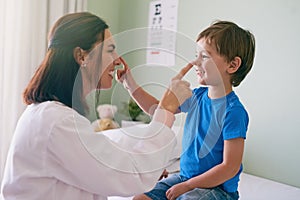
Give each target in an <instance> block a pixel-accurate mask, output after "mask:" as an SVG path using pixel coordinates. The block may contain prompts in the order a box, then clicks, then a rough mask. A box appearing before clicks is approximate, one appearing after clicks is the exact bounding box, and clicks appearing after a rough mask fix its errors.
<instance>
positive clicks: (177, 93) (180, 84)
mask: <svg viewBox="0 0 300 200" xmlns="http://www.w3.org/2000/svg"><path fill="white" fill-rule="evenodd" d="M192 67H193V65H192V64H190V63H189V64H187V65H186V66H185V67H184V68H182V69H181V70H180V72H179V73H178V74H177V75H176V76H175V77H174V78H172V81H171V85H170V86H169V88H168V90H167V91H166V92H165V94H164V95H163V98H162V100H161V101H160V104H159V106H160V107H162V108H164V109H166V110H168V111H170V112H172V113H176V111H177V109H178V107H179V106H180V105H181V104H182V103H183V102H184V101H185V100H186V99H187V98H189V97H191V96H192V90H191V89H190V83H189V82H187V81H183V80H181V79H182V78H183V77H184V76H185V74H186V73H187V72H188V71H189V70H190V69H191V68H192Z"/></svg>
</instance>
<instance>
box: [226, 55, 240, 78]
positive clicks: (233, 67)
mask: <svg viewBox="0 0 300 200" xmlns="http://www.w3.org/2000/svg"><path fill="white" fill-rule="evenodd" d="M241 64H242V59H241V58H240V57H238V56H235V57H234V58H233V59H232V60H231V61H230V66H229V68H228V69H227V72H228V73H229V74H233V73H235V72H236V71H237V70H238V69H239V68H240V66H241Z"/></svg>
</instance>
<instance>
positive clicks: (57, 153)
mask: <svg viewBox="0 0 300 200" xmlns="http://www.w3.org/2000/svg"><path fill="white" fill-rule="evenodd" d="M158 113H159V112H158ZM162 113H163V114H162ZM157 115H159V116H160V117H158V116H157ZM162 115H164V116H163V117H161V116H162ZM169 116H170V115H169ZM172 117H174V116H173V115H172ZM167 118H168V119H167ZM161 119H165V121H164V120H161ZM172 120H173V121H174V119H172ZM172 120H170V117H168V114H167V115H166V113H165V112H161V111H160V113H159V114H157V113H156V114H155V116H154V120H153V121H152V122H151V123H150V124H148V125H146V126H145V125H144V126H139V125H138V126H133V127H128V128H124V129H114V130H111V132H110V134H113V135H115V136H114V137H113V138H108V137H107V136H105V135H104V134H102V133H99V134H96V133H94V132H93V130H92V127H91V125H90V123H89V121H88V120H87V119H85V118H84V117H82V116H80V115H73V116H72V117H67V118H65V119H64V120H61V121H60V123H59V124H57V126H56V127H54V128H53V130H52V133H51V135H50V136H49V137H50V138H49V143H48V147H47V148H48V164H47V165H48V170H49V172H48V173H49V174H50V175H53V176H55V177H56V178H57V179H59V180H61V181H62V182H65V183H66V184H69V185H73V186H74V187H78V188H80V189H82V190H85V191H88V192H91V193H94V194H99V195H103V196H131V195H134V194H138V193H141V192H145V191H147V190H149V189H151V188H152V187H153V186H154V184H155V183H156V181H157V179H158V178H159V176H160V175H161V173H162V171H163V169H164V168H166V167H167V165H169V164H171V163H170V159H171V155H172V151H173V149H174V147H175V144H176V137H175V134H174V132H173V131H172V130H171V129H170V128H169V126H170V125H171V124H172V123H173V121H172ZM170 122H171V124H170ZM168 123H169V124H168ZM165 124H168V126H166V125H165Z"/></svg>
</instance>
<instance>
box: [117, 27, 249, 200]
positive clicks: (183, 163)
mask: <svg viewBox="0 0 300 200" xmlns="http://www.w3.org/2000/svg"><path fill="white" fill-rule="evenodd" d="M254 52H255V39H254V36H253V35H252V34H251V33H250V32H249V31H247V30H244V29H242V28H240V27H239V26H238V25H236V24H235V23H232V22H228V21H217V22H215V23H213V24H212V25H211V26H209V27H208V28H207V29H205V30H204V31H202V32H201V33H200V34H199V36H198V38H197V58H196V60H195V61H193V62H192V63H191V64H193V65H194V66H195V68H196V74H197V77H198V82H199V84H200V85H201V86H200V87H199V88H196V89H194V90H193V96H192V97H190V98H189V99H188V100H186V101H185V102H184V103H183V104H182V105H181V106H180V107H179V111H180V112H186V113H187V117H186V122H185V127H184V136H183V141H182V155H181V158H180V173H178V174H174V175H172V176H170V177H168V178H165V179H162V180H160V181H159V182H158V183H157V184H156V186H155V187H154V188H153V189H152V190H151V191H149V192H147V193H145V194H141V195H138V196H136V197H135V198H134V199H135V200H140V199H155V200H156V199H157V200H162V199H169V200H170V199H171V200H173V199H188V200H191V199H220V200H221V199H222V200H224V199H238V198H239V194H238V182H239V176H240V173H241V172H242V157H243V151H244V140H245V138H246V132H247V127H248V122H249V119H248V114H247V111H246V110H245V108H244V106H243V105H242V103H241V102H240V101H239V98H238V96H237V95H236V94H235V92H234V91H233V87H236V86H238V85H239V84H240V83H241V82H242V81H243V79H244V78H245V77H246V75H247V74H248V73H249V71H250V70H251V68H252V65H253V60H254ZM123 63H124V62H123ZM119 75H120V74H119ZM122 81H123V84H124V85H125V86H126V88H128V89H129V92H130V94H131V95H132V97H133V98H135V100H136V101H137V102H138V103H139V105H140V106H141V107H142V108H143V109H144V110H145V111H149V110H150V108H151V106H153V105H154V104H158V101H157V100H156V99H155V98H153V97H152V96H151V95H149V94H148V93H147V92H145V91H144V90H143V89H142V88H140V87H138V86H137V85H136V83H135V81H134V80H133V78H132V77H131V75H130V73H128V75H126V76H124V79H123V80H122ZM203 86H205V87H203ZM151 110H152V109H151ZM149 113H150V114H151V111H149Z"/></svg>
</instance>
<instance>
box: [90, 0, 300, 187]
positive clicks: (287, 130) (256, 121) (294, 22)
mask: <svg viewBox="0 0 300 200" xmlns="http://www.w3.org/2000/svg"><path fill="white" fill-rule="evenodd" d="M89 2H93V5H94V6H95V5H97V4H98V5H101V4H102V3H98V2H97V3H96V0H89ZM116 2H118V1H116V0H113V1H112V2H111V3H106V4H105V6H107V8H105V9H108V10H111V11H113V10H114V9H115V8H116V4H115V3H116ZM148 4H149V2H148V1H139V0H122V1H120V2H119V4H118V7H119V10H114V12H113V13H114V14H115V13H117V15H118V16H119V18H118V20H117V22H115V24H111V26H118V32H122V31H125V30H130V29H133V28H139V27H145V26H147V23H148V18H147V15H148ZM93 9H97V7H94V8H93ZM133 11H134V12H133ZM99 16H101V13H99ZM110 16H112V13H110ZM216 19H221V20H232V21H234V22H236V23H237V24H239V25H240V26H242V27H244V28H246V29H249V30H250V31H252V32H253V33H254V35H255V37H256V44H257V50H256V58H255V63H254V67H253V70H252V71H251V72H250V74H249V75H248V77H247V78H246V79H245V81H244V82H243V83H242V84H241V86H240V87H239V88H237V90H236V91H237V93H238V94H239V96H240V98H241V100H242V101H243V102H244V104H245V106H246V108H247V109H248V111H249V114H250V126H249V132H248V137H247V140H246V150H245V155H244V168H245V171H246V172H248V173H251V174H255V175H258V176H262V177H266V178H269V179H273V180H276V181H279V182H283V183H287V184H290V185H294V186H297V187H300V173H299V171H298V169H299V168H300V155H299V153H298V152H299V151H298V148H299V143H300V130H299V125H300V117H299V116H298V113H300V105H299V103H298V102H300V94H299V90H300V89H299V87H298V85H299V83H298V80H299V74H300V65H299V62H298V58H299V54H300V38H299V32H300V1H298V0H251V1H245V0H227V1H221V0H211V1H203V0H179V10H178V31H179V32H180V33H181V34H184V35H186V36H187V37H190V38H191V39H196V36H197V34H198V33H199V32H200V31H201V30H202V29H203V28H206V27H207V26H208V25H209V24H210V23H211V22H212V21H214V20H216ZM113 23H114V22H113ZM145 40H146V36H145ZM178 48H179V47H178ZM127 56H128V62H130V64H131V66H132V67H134V66H137V65H144V64H145V62H146V58H145V53H144V52H139V51H136V52H131V55H127ZM182 65H183V62H182V61H181V60H178V59H177V62H176V66H175V67H170V68H169V69H164V70H161V71H160V72H159V74H160V76H163V77H164V78H165V79H168V78H169V77H171V76H172V73H173V72H174V71H178V69H179V68H180V66H182ZM142 71H143V70H142ZM150 71H151V70H149V73H144V71H143V72H142V73H139V74H138V76H139V77H140V79H142V80H143V81H145V80H152V79H153V77H155V76H156V75H157V72H156V73H151V72H150ZM170 72H171V73H170ZM137 73H138V70H137ZM187 79H189V80H191V82H192V84H193V86H195V85H196V83H195V79H194V74H193V73H189V74H188V76H187ZM158 93H159V94H160V93H161V90H159V92H158ZM119 94H121V92H120V93H119ZM159 94H157V95H159Z"/></svg>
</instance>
